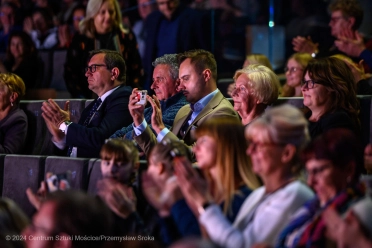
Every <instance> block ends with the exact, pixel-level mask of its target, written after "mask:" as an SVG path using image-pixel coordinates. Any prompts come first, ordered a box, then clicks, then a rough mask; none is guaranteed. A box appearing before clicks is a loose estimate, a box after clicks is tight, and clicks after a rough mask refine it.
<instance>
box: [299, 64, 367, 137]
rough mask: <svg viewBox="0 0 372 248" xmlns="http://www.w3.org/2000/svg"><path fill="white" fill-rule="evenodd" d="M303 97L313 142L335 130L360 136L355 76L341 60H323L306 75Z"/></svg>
mask: <svg viewBox="0 0 372 248" xmlns="http://www.w3.org/2000/svg"><path fill="white" fill-rule="evenodd" d="M303 75H304V81H303V82H302V86H301V89H302V94H303V96H304V102H303V103H304V106H306V107H307V108H308V109H309V110H310V111H309V112H308V113H306V118H307V119H308V120H309V123H310V124H309V130H310V136H311V138H315V137H316V136H318V135H319V134H322V133H323V132H325V131H327V130H329V129H332V128H348V129H350V130H353V131H354V132H355V133H356V134H359V129H360V128H359V120H358V113H359V103H358V99H357V97H356V86H355V83H354V76H353V74H352V72H351V71H350V69H349V68H348V66H347V65H346V64H345V63H344V62H343V61H341V60H340V59H337V58H331V57H330V58H319V59H314V60H311V61H310V62H309V64H308V65H307V67H306V68H305V71H304V74H303Z"/></svg>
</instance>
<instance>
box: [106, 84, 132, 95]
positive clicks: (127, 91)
mask: <svg viewBox="0 0 372 248" xmlns="http://www.w3.org/2000/svg"><path fill="white" fill-rule="evenodd" d="M131 94H132V87H130V86H127V85H120V86H119V88H117V89H116V90H114V92H112V93H111V95H110V96H112V97H118V96H119V97H122V96H130V95H131Z"/></svg>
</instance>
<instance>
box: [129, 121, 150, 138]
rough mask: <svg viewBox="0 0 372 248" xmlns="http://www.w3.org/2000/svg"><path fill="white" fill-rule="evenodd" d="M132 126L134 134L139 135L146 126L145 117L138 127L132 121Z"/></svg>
mask: <svg viewBox="0 0 372 248" xmlns="http://www.w3.org/2000/svg"><path fill="white" fill-rule="evenodd" d="M132 126H133V130H134V133H135V134H136V136H140V135H141V134H142V133H143V132H144V131H145V129H146V127H147V122H146V120H145V119H143V122H142V123H141V124H140V125H139V126H138V127H136V126H135V125H134V123H132Z"/></svg>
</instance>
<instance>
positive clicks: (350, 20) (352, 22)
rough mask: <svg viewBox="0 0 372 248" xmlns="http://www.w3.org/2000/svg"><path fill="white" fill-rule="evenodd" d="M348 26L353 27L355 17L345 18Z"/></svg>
mask: <svg viewBox="0 0 372 248" xmlns="http://www.w3.org/2000/svg"><path fill="white" fill-rule="evenodd" d="M347 23H348V25H347V26H348V28H350V29H353V26H354V24H355V17H352V16H350V17H349V18H347Z"/></svg>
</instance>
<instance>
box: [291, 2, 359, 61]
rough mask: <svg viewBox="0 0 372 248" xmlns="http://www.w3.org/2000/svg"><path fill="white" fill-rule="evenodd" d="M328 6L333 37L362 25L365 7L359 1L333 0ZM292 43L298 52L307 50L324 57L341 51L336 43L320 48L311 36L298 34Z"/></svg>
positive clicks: (352, 30)
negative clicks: (306, 36)
mask: <svg viewBox="0 0 372 248" xmlns="http://www.w3.org/2000/svg"><path fill="white" fill-rule="evenodd" d="M328 8H329V11H330V12H331V20H330V22H329V26H330V27H331V34H332V36H333V37H335V38H338V37H339V36H340V35H342V34H343V33H344V32H345V31H346V30H347V31H350V32H354V31H355V30H357V29H358V28H359V27H360V25H361V23H362V20H363V9H362V8H361V6H360V3H359V1H357V0H336V1H332V2H331V3H330V4H329V7H328ZM292 44H293V50H295V51H296V52H306V53H309V54H312V56H313V57H315V56H318V57H324V56H329V55H332V54H335V53H339V51H337V49H336V47H335V46H334V44H332V45H331V47H329V48H327V49H325V48H318V44H317V43H314V42H313V41H312V40H311V37H308V38H305V37H301V36H297V37H295V38H294V39H293V41H292ZM320 52H322V53H320ZM318 53H319V54H318Z"/></svg>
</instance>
